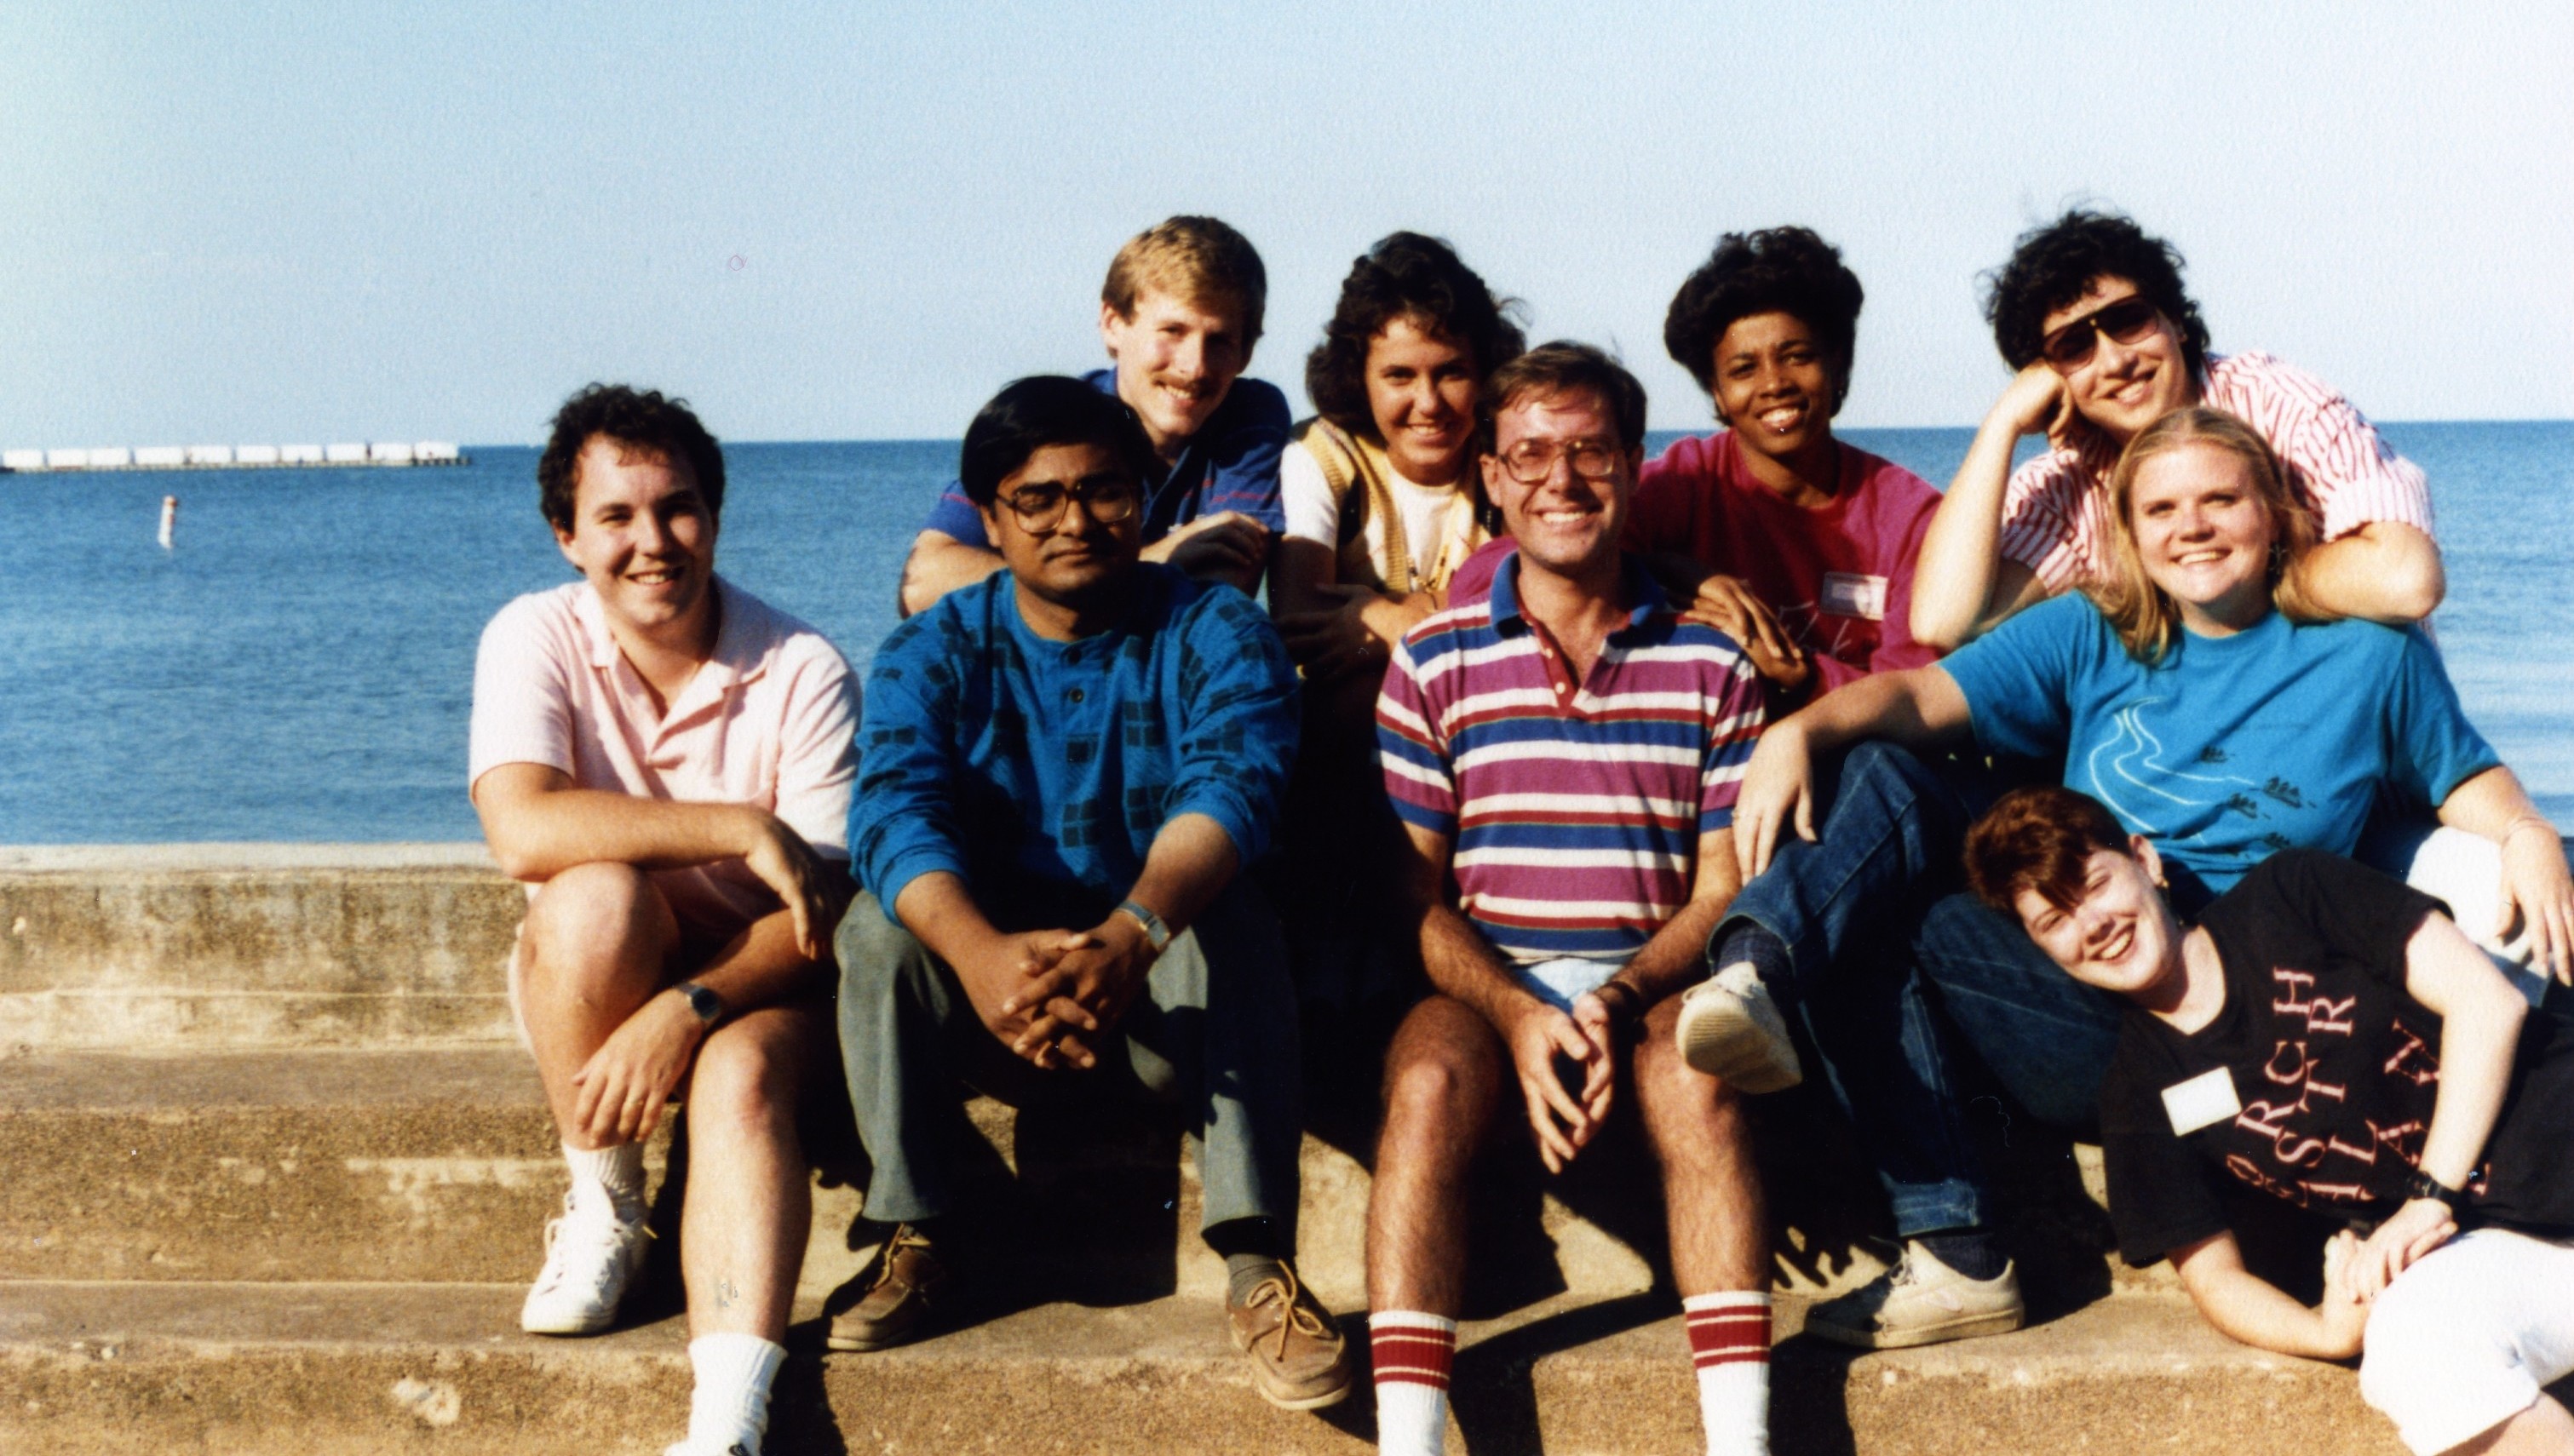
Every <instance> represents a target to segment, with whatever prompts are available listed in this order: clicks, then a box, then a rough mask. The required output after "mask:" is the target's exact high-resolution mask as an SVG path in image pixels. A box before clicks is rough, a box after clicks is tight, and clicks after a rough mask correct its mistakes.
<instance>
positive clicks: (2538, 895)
mask: <svg viewBox="0 0 2574 1456" xmlns="http://www.w3.org/2000/svg"><path fill="white" fill-rule="evenodd" d="M2439 814H2440V822H2441V823H2442V824H2445V825H2447V826H2449V827H2450V828H2452V829H2463V830H2465V831H2466V832H2467V833H2469V834H2472V835H2476V836H2479V837H2480V838H2484V839H2489V840H2492V841H2494V842H2495V843H2496V844H2499V845H2501V846H2502V893H2503V908H2504V916H2505V924H2504V925H2503V926H2502V927H2501V934H2502V937H2503V938H2504V939H2506V940H2507V939H2510V938H2512V937H2514V936H2516V935H2518V934H2519V933H2520V930H2521V928H2523V927H2526V928H2527V929H2528V930H2529V931H2530V932H2531V936H2530V946H2531V950H2532V953H2533V954H2534V956H2535V958H2536V963H2537V966H2538V969H2539V971H2540V972H2541V973H2542V974H2544V975H2549V976H2553V977H2555V978H2556V979H2557V980H2559V981H2563V982H2567V983H2568V984H2574V875H2569V874H2568V873H2567V870H2566V864H2565V841H2564V838H2563V836H2561V835H2560V834H2559V833H2558V832H2557V828H2556V826H2555V825H2554V824H2553V823H2550V822H2549V820H2548V818H2547V816H2546V815H2544V814H2541V813H2539V812H2538V806H2537V805H2536V804H2533V803H2531V802H2530V798H2529V791H2528V790H2526V789H2524V788H2522V787H2521V784H2520V778H2519V776H2518V775H2516V774H2514V773H2513V772H2512V771H2511V770H2510V769H2508V768H2506V767H2504V766H2503V765H2501V764H2495V765H2494V766H2493V767H2491V768H2489V769H2486V770H2485V771H2484V772H2482V773H2480V774H2477V775H2475V776H2474V777H2472V778H2470V779H2468V780H2466V781H2465V782H2464V783H2461V784H2459V785H2458V786H2457V787H2456V788H2454V789H2451V790H2450V791H2449V797H2447V798H2445V799H2443V800H2441V801H2440V810H2439Z"/></svg>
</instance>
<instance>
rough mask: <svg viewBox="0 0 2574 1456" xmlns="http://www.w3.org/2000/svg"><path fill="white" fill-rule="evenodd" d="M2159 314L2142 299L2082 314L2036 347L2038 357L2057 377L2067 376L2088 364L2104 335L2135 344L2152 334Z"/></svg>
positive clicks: (2125, 300)
mask: <svg viewBox="0 0 2574 1456" xmlns="http://www.w3.org/2000/svg"><path fill="white" fill-rule="evenodd" d="M2161 322H2162V315H2161V314H2160V313H2159V312H2157V311H2156V310H2155V308H2154V306H2153V305H2151V304H2149V303H2146V302H2145V301H2144V299H2142V298H2141V297H2138V298H2126V299H2120V300H2119V301H2118V302H2116V303H2114V304H2111V305H2110V306H2109V307H2107V308H2105V309H2097V310H2094V311H2092V312H2091V313H2088V314H2085V315H2083V316H2082V317H2081V318H2079V319H2076V320H2074V321H2073V322H2072V323H2070V324H2067V325H2065V326H2064V327H2063V328H2061V329H2058V330H2056V331H2055V332H2054V333H2053V334H2050V335H2048V336H2046V338H2045V339H2044V340H2043V341H2041V342H2040V343H2039V344H2038V346H2037V357H2038V358H2040V359H2042V360H2044V361H2046V363H2047V364H2048V365H2049V366H2050V367H2052V368H2053V369H2054V370H2055V371H2056V372H2057V373H2059V374H2069V373H2071V372H2073V371H2074V370H2075V369H2078V368H2080V367H2082V366H2083V365H2084V364H2089V363H2090V362H2091V355H2092V353H2093V351H2095V350H2097V349H2098V348H2099V347H2100V336H2101V335H2103V334H2105V335H2108V336H2109V337H2110V338H2111V339H2114V340H2116V341H2118V342H2119V343H2120V344H2135V343H2138V342H2140V341H2142V340H2143V339H2144V337H2145V336H2146V335H2148V334H2151V333H2153V332H2154V328H2155V326H2156V325H2158V324H2160V323H2161Z"/></svg>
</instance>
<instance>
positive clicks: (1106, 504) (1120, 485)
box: [1001, 475, 1143, 536]
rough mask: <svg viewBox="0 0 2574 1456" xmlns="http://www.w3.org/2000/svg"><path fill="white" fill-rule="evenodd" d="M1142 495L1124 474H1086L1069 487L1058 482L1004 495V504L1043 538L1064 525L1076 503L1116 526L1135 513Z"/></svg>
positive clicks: (1027, 528) (1024, 527)
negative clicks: (1068, 510)
mask: <svg viewBox="0 0 2574 1456" xmlns="http://www.w3.org/2000/svg"><path fill="white" fill-rule="evenodd" d="M1142 495H1143V492H1141V491H1140V490H1138V489H1137V488H1136V487H1135V482H1134V481H1133V480H1131V479H1129V478H1127V477H1126V476H1124V475H1084V476H1082V477H1081V478H1080V479H1078V480H1075V481H1073V482H1072V483H1071V484H1069V485H1066V484H1063V483H1061V482H1059V481H1054V480H1038V481H1034V482H1031V483H1029V484H1026V485H1022V486H1020V487H1019V488H1018V489H1016V490H1012V491H1010V492H1008V493H1007V494H1005V495H1003V496H1002V497H1001V503H1002V504H1003V505H1006V506H1008V507H1009V508H1010V514H1011V515H1012V516H1014V517H1016V518H1017V519H1018V522H1019V529H1021V530H1023V531H1026V532H1028V533H1029V534H1030V535H1040V536H1041V535H1044V534H1045V533H1046V532H1048V531H1050V530H1053V529H1055V528H1056V527H1057V526H1060V525H1062V524H1063V513H1064V511H1065V509H1066V508H1067V507H1069V506H1070V505H1071V504H1072V502H1074V501H1076V500H1078V501H1080V502H1081V508H1082V509H1083V510H1085V511H1088V512H1089V513H1090V518H1091V519H1092V520H1095V521H1097V522H1099V523H1100V524H1101V525H1115V524H1116V523H1117V522H1119V521H1121V520H1124V519H1125V518H1126V517H1128V516H1130V515H1133V514H1134V513H1135V505H1136V502H1137V501H1139V500H1140V499H1141V498H1142Z"/></svg>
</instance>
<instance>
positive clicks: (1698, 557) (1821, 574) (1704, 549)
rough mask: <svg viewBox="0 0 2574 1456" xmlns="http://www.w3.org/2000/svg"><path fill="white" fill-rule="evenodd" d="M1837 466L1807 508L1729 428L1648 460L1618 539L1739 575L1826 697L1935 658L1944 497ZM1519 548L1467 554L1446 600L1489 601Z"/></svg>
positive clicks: (1847, 461)
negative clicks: (1931, 629) (1930, 643)
mask: <svg viewBox="0 0 2574 1456" xmlns="http://www.w3.org/2000/svg"><path fill="white" fill-rule="evenodd" d="M1841 459H1842V477H1841V484H1840V487H1839V488H1838V489H1837V490H1835V491H1834V493H1833V500H1832V503H1831V504H1830V505H1827V506H1824V507H1823V508H1821V509H1819V510H1809V509H1806V508H1805V507H1803V506H1798V505H1791V504H1789V503H1788V502H1787V501H1785V500H1782V499H1780V498H1779V497H1778V496H1777V495H1775V494H1773V493H1772V492H1771V491H1770V490H1769V489H1768V487H1766V486H1764V485H1762V483H1761V482H1760V481H1758V480H1756V479H1754V478H1753V477H1752V471H1751V468H1750V467H1749V466H1748V465H1746V464H1745V463H1744V460H1743V449H1742V446H1741V445H1739V444H1737V443H1736V441H1735V438H1734V434H1733V432H1732V431H1731V430H1726V431H1720V432H1719V433H1716V434H1712V435H1704V436H1692V437H1691V438H1688V439H1684V440H1680V441H1677V442H1675V443H1674V444H1673V445H1672V447H1671V448H1670V449H1668V450H1665V451H1664V452H1663V453H1662V456H1661V457H1660V458H1658V459H1655V460H1651V461H1648V462H1647V463H1646V465H1645V469H1644V473H1643V475H1642V476H1641V477H1639V479H1638V481H1637V485H1636V499H1635V504H1634V507H1633V508H1632V509H1631V510H1630V511H1629V513H1628V517H1627V532H1626V538H1625V539H1624V540H1623V541H1622V542H1621V544H1622V545H1624V546H1625V547H1626V548H1627V549H1628V550H1630V551H1638V552H1647V553H1656V552H1667V553H1671V554H1675V555H1682V556H1687V557H1689V558H1690V559H1691V560H1693V561H1697V562H1698V563H1700V564H1701V565H1704V566H1706V567H1707V568H1708V569H1710V570H1712V571H1720V572H1723V573H1724V574H1726V575H1728V576H1737V577H1741V578H1742V579H1743V581H1744V582H1745V583H1746V584H1747V585H1749V586H1750V587H1751V588H1752V591H1753V594H1754V595H1756V596H1759V597H1760V598H1761V599H1762V600H1763V601H1765V602H1767V603H1769V606H1770V609H1771V611H1773V612H1775V613H1777V614H1778V617H1779V621H1780V624H1781V625H1782V626H1784V627H1786V628H1787V629H1788V632H1789V633H1790V635H1792V636H1794V637H1795V638H1796V639H1797V641H1798V643H1799V645H1801V646H1803V647H1804V648H1805V649H1806V650H1807V651H1809V652H1811V653H1813V654H1814V657H1815V666H1816V670H1817V671H1818V672H1819V673H1820V674H1821V675H1822V679H1823V680H1822V682H1821V683H1820V684H1819V689H1820V690H1821V691H1824V692H1830V691H1831V690H1833V689H1834V688H1837V687H1840V686H1841V685H1842V684H1843V683H1846V682H1850V681H1852V680H1854V679H1857V678H1862V677H1866V676H1868V675H1869V674H1870V673H1872V672H1889V671H1893V670H1896V669H1899V668H1906V667H1920V666H1922V665H1923V664H1924V663H1927V662H1931V661H1932V660H1934V659H1936V658H1937V657H1938V655H1939V654H1938V653H1937V652H1936V651H1934V650H1932V649H1931V648H1930V647H1927V646H1925V645H1923V644H1921V643H1919V642H1916V641H1914V640H1913V568H1914V565H1915V563H1916V562H1918V561H1919V560H1920V559H1921V556H1922V536H1923V533H1924V532H1926V531H1928V530H1929V529H1930V528H1931V512H1933V511H1935V510H1937V509H1938V508H1939V492H1938V491H1936V490H1933V489H1932V488H1931V483H1930V482H1929V481H1927V480H1925V479H1923V478H1922V477H1921V476H1919V475H1916V474H1914V473H1913V472H1912V471H1911V470H1908V469H1906V468H1904V467H1903V466H1902V465H1899V464H1896V463H1895V462H1893V461H1891V460H1885V459H1881V458H1879V457H1878V456H1876V455H1872V454H1870V453H1869V452H1868V451H1866V450H1863V449H1859V448H1856V447H1854V446H1852V445H1850V444H1848V443H1842V444H1841ZM1512 549H1513V545H1512V542H1511V540H1510V538H1509V537H1507V536H1504V537H1501V538H1498V539H1496V540H1494V541H1493V542H1492V543H1491V544H1489V545H1487V546H1485V547H1484V548H1483V549H1482V550H1480V551H1477V552H1476V553H1475V554H1474V555H1473V556H1470V557H1468V558H1467V560H1466V564H1465V565H1464V566H1462V567H1460V568H1458V571H1457V575H1456V578H1455V579H1454V580H1452V581H1451V582H1449V584H1448V604H1449V605H1450V606H1460V605H1463V604H1465V603H1467V602H1473V601H1480V600H1482V599H1483V598H1484V596H1485V595H1486V594H1487V593H1489V592H1490V591H1491V590H1492V582H1493V572H1494V570H1495V568H1496V567H1498V566H1499V565H1500V564H1501V559H1502V557H1503V556H1504V555H1506V554H1508V553H1509V552H1510V551H1511V550H1512Z"/></svg>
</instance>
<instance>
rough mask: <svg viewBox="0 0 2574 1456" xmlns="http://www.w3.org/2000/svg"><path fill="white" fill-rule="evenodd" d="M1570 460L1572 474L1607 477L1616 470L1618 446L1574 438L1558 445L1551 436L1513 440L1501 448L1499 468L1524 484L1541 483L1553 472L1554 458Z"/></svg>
mask: <svg viewBox="0 0 2574 1456" xmlns="http://www.w3.org/2000/svg"><path fill="white" fill-rule="evenodd" d="M1560 459H1561V460H1570V461H1572V462H1573V473H1575V474H1577V475H1579V476H1581V477H1582V478H1584V479H1586V480H1606V479H1608V478H1609V477H1610V476H1611V475H1614V474H1616V473H1617V472H1618V448H1617V446H1615V445H1613V444H1610V443H1609V442H1608V441H1607V440H1598V439H1577V440H1567V441H1565V442H1563V443H1561V444H1559V443H1557V442H1556V441H1554V440H1551V439H1523V440H1516V441H1513V442H1512V444H1511V447H1510V448H1509V449H1506V450H1504V451H1502V469H1503V470H1505V471H1507V472H1508V473H1509V475H1510V477H1511V478H1512V479H1514V480H1517V481H1518V482H1520V483H1521V484H1523V485H1541V484H1544V483H1545V482H1546V479H1547V477H1548V476H1550V475H1553V474H1554V473H1555V462H1556V461H1557V460H1560Z"/></svg>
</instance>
